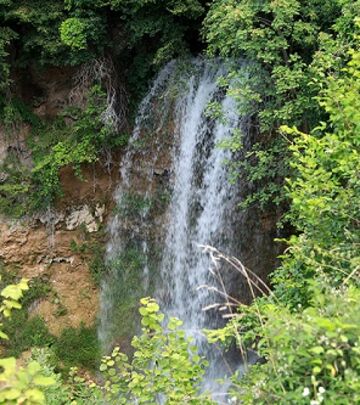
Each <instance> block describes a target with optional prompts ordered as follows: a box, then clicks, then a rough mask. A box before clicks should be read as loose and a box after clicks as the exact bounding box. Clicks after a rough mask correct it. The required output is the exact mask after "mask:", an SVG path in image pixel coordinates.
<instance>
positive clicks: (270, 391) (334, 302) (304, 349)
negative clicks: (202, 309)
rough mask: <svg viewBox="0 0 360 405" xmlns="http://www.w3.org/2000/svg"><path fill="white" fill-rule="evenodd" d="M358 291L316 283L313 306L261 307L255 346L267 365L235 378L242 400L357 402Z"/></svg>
mask: <svg viewBox="0 0 360 405" xmlns="http://www.w3.org/2000/svg"><path fill="white" fill-rule="evenodd" d="M359 303H360V290H359V289H356V288H349V289H346V288H343V289H340V290H335V289H333V288H324V287H323V286H322V287H321V288H320V287H319V286H317V285H316V284H315V285H313V298H312V302H311V304H312V305H311V307H309V308H308V309H306V310H304V311H303V312H298V313H295V314H294V313H291V312H290V311H289V310H288V309H287V308H286V307H282V306H280V305H279V304H268V305H266V306H263V307H262V312H261V316H262V318H263V321H264V320H266V322H263V324H262V326H261V327H260V328H258V330H259V331H260V332H261V338H260V340H259V341H258V342H257V344H256V349H257V350H258V353H259V355H260V356H262V357H263V358H264V359H265V360H266V363H265V364H261V365H260V364H259V365H255V366H251V367H250V369H249V371H248V372H247V373H246V374H245V376H244V377H243V378H242V379H240V380H235V387H236V388H235V389H233V392H232V394H234V395H235V396H236V397H238V398H239V399H240V400H241V403H244V404H271V403H276V404H279V405H280V404H289V403H296V404H304V405H305V404H309V403H311V404H312V405H316V404H321V403H328V404H330V403H331V404H350V403H351V404H356V403H358V402H359V401H360V351H359V344H360V341H359V336H360V330H359V328H360V318H359V316H360V306H359Z"/></svg>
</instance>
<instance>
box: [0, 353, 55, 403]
mask: <svg viewBox="0 0 360 405" xmlns="http://www.w3.org/2000/svg"><path fill="white" fill-rule="evenodd" d="M0 366H1V367H2V369H3V371H2V372H1V373H0V382H1V384H2V386H1V389H0V404H6V405H11V404H14V405H16V404H26V405H41V404H45V396H44V394H43V392H42V389H43V388H44V387H48V386H50V385H52V384H54V380H53V378H51V377H46V376H44V375H43V373H42V369H41V366H40V365H39V364H38V363H37V362H35V361H33V362H30V363H29V364H28V365H27V366H26V367H22V368H20V369H18V367H17V365H16V359H14V358H6V359H0Z"/></svg>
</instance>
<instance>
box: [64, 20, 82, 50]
mask: <svg viewBox="0 0 360 405" xmlns="http://www.w3.org/2000/svg"><path fill="white" fill-rule="evenodd" d="M85 30H86V24H85V23H84V22H83V21H82V20H80V19H79V18H76V17H72V18H68V19H67V20H65V21H63V22H62V23H61V26H60V34H61V40H62V42H63V43H64V44H65V45H67V46H70V47H72V48H77V49H86V35H85Z"/></svg>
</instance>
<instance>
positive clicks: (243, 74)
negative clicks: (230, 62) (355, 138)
mask: <svg viewBox="0 0 360 405" xmlns="http://www.w3.org/2000/svg"><path fill="white" fill-rule="evenodd" d="M356 16H360V2H359V1H352V0H345V1H332V0H327V1H323V2H318V1H309V2H300V1H292V0H284V1H270V0H266V1H261V2H258V1H248V0H240V1H238V0H217V1H214V2H213V3H212V5H211V7H210V10H209V12H208V14H207V16H206V18H205V22H204V37H205V39H206V41H207V42H208V52H209V54H210V55H212V56H213V55H216V54H220V55H221V56H225V57H235V58H239V57H244V58H245V59H246V60H247V62H248V63H247V64H246V66H241V67H240V68H237V67H235V68H234V69H233V70H232V71H231V72H230V75H229V80H228V81H229V83H233V84H232V88H231V89H230V91H231V94H233V95H234V96H235V97H236V98H239V99H240V100H241V103H240V104H241V105H242V106H244V104H245V106H246V108H245V111H242V113H247V114H248V116H251V117H252V120H253V124H254V125H255V126H256V127H259V131H260V135H261V138H262V139H263V140H264V141H263V142H262V143H261V144H260V146H261V153H262V154H263V157H264V154H270V156H271V155H273V153H274V151H275V149H274V142H273V140H272V139H271V137H272V138H273V139H274V138H279V134H278V128H279V126H281V125H284V124H285V125H288V126H293V125H296V126H297V127H299V128H301V129H306V130H310V129H312V128H314V126H316V125H317V123H318V122H319V121H320V120H322V119H324V117H326V113H325V114H324V111H323V110H322V109H321V106H320V105H319V104H318V103H317V102H316V99H315V97H316V96H317V95H318V94H319V91H320V90H321V89H322V88H323V87H324V86H325V82H326V76H327V74H328V73H331V74H332V75H333V76H334V77H339V76H340V75H341V74H342V73H341V72H342V68H343V67H344V66H345V63H346V61H347V60H348V58H349V57H348V50H349V49H350V48H351V47H352V46H354V43H355V39H354V33H355V32H358V30H359V29H358V26H357V25H356V24H355V22H354V18H355V17H356ZM249 66H250V67H249ZM249 71H250V72H251V73H250V74H248V73H249ZM234 78H237V82H236V81H235V82H234ZM242 109H243V107H242ZM246 110H247V111H246ZM275 144H276V145H277V146H276V148H278V146H279V145H282V147H281V151H280V152H279V151H278V150H277V151H276V154H277V158H276V159H275V162H276V163H274V161H273V159H271V158H270V159H266V160H264V159H259V163H260V165H262V166H263V168H265V170H263V169H262V168H260V169H259V170H258V169H256V168H255V166H256V163H255V164H254V161H253V159H252V154H250V156H246V157H245V163H244V164H245V167H244V164H240V166H241V167H242V169H243V170H244V169H245V174H246V175H247V180H248V181H249V182H251V181H252V179H251V175H252V173H253V171H256V172H257V174H258V175H260V176H258V181H257V182H255V184H253V191H255V193H254V194H253V195H250V196H249V198H248V199H247V200H246V201H245V202H244V204H245V206H246V205H248V204H249V203H253V202H260V204H261V205H264V202H267V201H273V200H275V202H276V203H277V204H279V203H281V202H282V201H284V200H286V193H284V187H283V179H284V176H290V175H291V172H292V169H291V167H290V165H289V153H288V148H287V145H288V144H287V142H286V141H284V140H280V141H279V140H278V139H276V141H275ZM228 146H229V145H228ZM230 147H231V149H236V148H237V149H241V147H242V144H241V143H240V144H239V142H238V137H237V136H235V137H234V142H233V143H231V142H230ZM254 153H255V154H256V153H259V149H258V150H257V151H254ZM279 157H281V158H280V159H279ZM242 159H243V157H242ZM264 163H265V165H264ZM274 168H275V172H276V174H275V178H276V181H274ZM234 170H239V169H238V167H237V166H235V167H234ZM267 173H269V174H270V175H268V174H267ZM258 190H259V191H258Z"/></svg>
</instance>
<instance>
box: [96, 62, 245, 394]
mask: <svg viewBox="0 0 360 405" xmlns="http://www.w3.org/2000/svg"><path fill="white" fill-rule="evenodd" d="M226 71H227V68H226V66H225V64H224V63H222V62H220V61H216V60H215V61H205V60H203V59H195V60H193V61H191V63H189V66H188V68H187V69H184V71H182V70H181V68H179V63H178V62H171V63H170V64H168V65H167V66H166V67H165V68H164V69H163V70H162V71H161V72H160V74H159V75H158V77H157V78H156V79H155V81H154V83H153V85H152V87H151V89H150V91H149V93H148V94H147V96H146V97H145V98H144V100H143V102H142V103H141V105H140V108H139V113H138V116H137V120H136V125H135V129H134V131H133V134H132V137H131V139H130V143H129V147H128V150H127V153H126V155H125V157H124V159H123V163H122V167H121V178H122V179H121V183H120V185H119V187H118V189H117V191H116V195H115V198H116V201H117V203H118V205H121V201H123V199H124V196H125V195H126V193H129V190H131V188H134V182H139V178H142V183H144V184H145V185H144V184H143V185H142V196H143V198H145V199H146V198H148V197H149V196H151V195H154V181H157V177H156V176H157V175H156V170H155V166H156V165H157V164H158V163H157V162H158V156H159V154H160V153H161V152H162V151H163V149H164V148H167V150H168V151H167V153H168V154H169V155H170V159H169V160H170V167H169V170H168V171H169V173H168V177H169V178H168V190H169V194H170V198H169V199H168V201H167V205H166V207H165V209H164V215H163V216H162V226H159V231H158V232H160V233H162V238H159V240H160V242H159V243H160V254H159V256H158V260H157V262H156V267H157V269H156V274H157V276H156V277H157V280H156V282H155V288H154V291H152V295H154V296H155V297H156V298H157V299H158V300H159V302H160V304H161V307H162V310H163V311H164V312H165V314H166V315H168V316H176V317H178V318H180V319H181V320H183V322H184V325H183V327H184V329H185V330H186V332H187V334H188V335H191V336H192V337H193V338H194V339H195V341H196V344H197V345H198V346H199V348H200V351H201V352H202V354H204V355H205V356H207V357H208V359H209V361H210V367H209V372H208V374H207V377H206V379H207V385H208V387H209V386H211V385H213V381H214V379H215V378H218V377H224V375H225V374H226V368H227V367H228V365H227V364H226V362H222V353H219V352H214V350H213V349H212V348H211V347H210V346H208V345H207V343H206V340H205V339H204V337H203V334H202V329H204V328H212V327H216V326H218V325H219V323H220V322H221V317H219V315H218V314H217V313H213V312H211V311H204V308H206V307H207V306H209V305H211V304H214V303H215V302H217V301H219V299H220V297H219V296H218V295H217V294H216V293H214V292H213V290H211V288H210V289H209V288H208V287H209V286H214V283H215V286H216V280H215V279H214V277H212V275H211V273H210V272H209V268H210V266H211V262H210V258H209V256H208V255H207V254H206V253H204V251H203V249H202V248H201V246H203V245H211V246H215V247H216V248H218V249H221V250H225V251H229V252H232V247H233V246H232V236H231V235H232V231H233V228H234V225H235V224H234V222H235V219H234V215H233V212H234V208H235V205H236V203H235V192H234V190H233V188H234V187H233V186H232V185H231V184H230V182H229V173H228V168H229V165H227V164H226V162H229V161H231V159H232V154H231V152H230V151H229V150H228V149H225V148H222V147H220V146H219V145H220V144H221V142H223V141H225V140H226V139H228V138H229V137H230V136H231V135H232V133H233V131H234V130H235V129H237V128H240V129H244V132H245V133H246V120H245V119H242V117H240V116H239V114H238V113H237V105H236V102H235V101H234V98H232V97H230V96H228V95H227V92H226V89H225V88H224V87H222V86H220V85H219V80H220V79H221V77H223V76H224V75H225V74H226ZM211 106H212V107H214V106H216V111H217V112H218V114H217V118H214V117H213V116H209V107H211ZM169 121H170V123H171V125H169ZM149 123H151V124H149ZM149 125H150V127H151V129H150V130H149ZM146 131H147V132H151V133H152V152H151V153H149V152H148V151H146V148H145V150H144V151H139V147H138V144H139V142H140V141H141V139H142V137H143V136H144V133H146ZM163 133H166V136H165V138H164V136H163V137H162V138H161V137H160V134H163ZM164 139H165V141H164ZM165 144H167V146H164V145H165ZM140 149H141V148H140ZM139 165H140V166H142V169H141V171H139V170H138V166H139ZM144 177H145V178H144ZM136 187H137V186H135V188H136ZM143 205H144V206H143V207H141V210H140V220H138V222H137V223H136V225H131V226H126V225H124V220H123V219H122V218H121V215H114V217H113V219H112V221H111V222H110V224H109V233H110V242H109V244H108V249H107V257H108V260H110V261H111V260H112V259H114V258H115V257H116V256H117V255H119V254H122V252H123V251H124V249H127V247H128V245H129V240H133V241H134V240H136V244H137V246H138V248H139V249H140V250H141V252H142V255H143V262H142V264H141V276H140V279H141V281H142V289H143V290H142V292H141V293H143V294H144V295H145V294H147V293H148V288H149V273H151V271H152V270H151V266H150V264H149V259H148V255H149V252H150V251H151V246H152V245H151V242H150V239H151V237H150V236H149V235H150V234H151V229H152V228H153V227H154V226H156V221H154V219H153V216H152V215H151V213H150V211H151V210H150V208H149V206H147V205H146V204H143ZM158 222H159V221H158ZM129 228H130V229H129ZM118 271H119V269H116V270H114V274H113V276H112V277H110V279H107V280H105V281H104V283H103V286H102V294H101V325H100V329H99V336H100V338H101V340H102V341H103V342H105V343H106V344H109V342H112V341H113V340H114V336H112V335H113V334H114V330H115V329H116V328H115V329H114V322H115V321H114V319H116V318H115V317H114V313H115V312H116V299H117V298H116V294H115V293H114V289H115V290H116V283H117V282H122V280H123V279H119V278H118V277H117V275H116V274H117V273H116V272H118ZM225 282H226V280H225ZM147 295H148V294H147ZM115 326H116V325H115ZM115 340H116V339H115Z"/></svg>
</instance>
